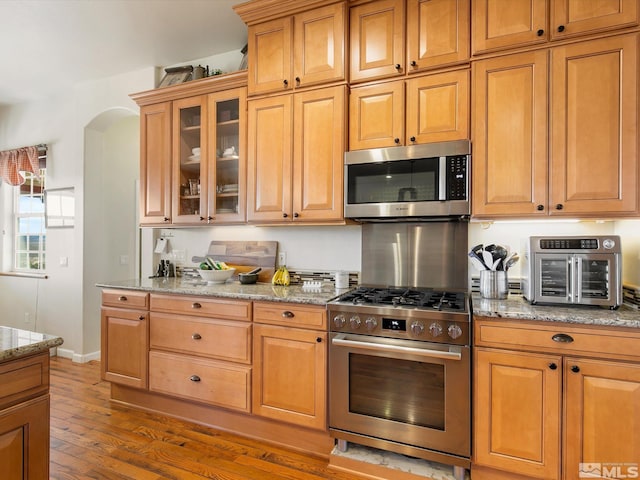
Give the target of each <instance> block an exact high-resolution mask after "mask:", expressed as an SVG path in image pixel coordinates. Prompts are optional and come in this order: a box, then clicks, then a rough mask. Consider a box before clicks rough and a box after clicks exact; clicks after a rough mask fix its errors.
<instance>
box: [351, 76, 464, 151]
mask: <svg viewBox="0 0 640 480" xmlns="http://www.w3.org/2000/svg"><path fill="white" fill-rule="evenodd" d="M469 83H470V80H469V70H466V69H465V70H457V71H451V72H446V73H437V74H432V75H425V76H420V77H412V78H410V79H409V80H396V81H392V82H384V83H382V82H381V83H377V84H371V85H366V86H361V87H354V88H352V89H351V96H350V99H349V102H350V104H349V115H350V120H349V150H360V149H365V148H380V147H393V146H397V145H413V144H420V143H430V142H444V141H451V140H464V139H468V138H469V97H470V91H469ZM405 92H406V100H405Z"/></svg>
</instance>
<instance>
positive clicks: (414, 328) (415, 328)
mask: <svg viewBox="0 0 640 480" xmlns="http://www.w3.org/2000/svg"><path fill="white" fill-rule="evenodd" d="M422 332H424V324H423V323H422V322H413V323H412V324H411V333H413V334H414V335H422Z"/></svg>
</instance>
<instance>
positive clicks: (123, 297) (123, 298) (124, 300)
mask: <svg viewBox="0 0 640 480" xmlns="http://www.w3.org/2000/svg"><path fill="white" fill-rule="evenodd" d="M118 300H120V301H121V302H126V301H127V297H125V296H124V295H120V296H119V297H118Z"/></svg>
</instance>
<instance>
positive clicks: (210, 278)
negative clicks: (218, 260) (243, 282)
mask: <svg viewBox="0 0 640 480" xmlns="http://www.w3.org/2000/svg"><path fill="white" fill-rule="evenodd" d="M198 273H199V274H200V276H201V277H202V279H203V280H206V282H207V283H209V284H214V283H224V282H226V281H227V280H229V279H230V278H231V277H232V276H233V274H234V273H236V269H235V268H229V269H227V270H201V269H198Z"/></svg>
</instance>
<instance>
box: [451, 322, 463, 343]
mask: <svg viewBox="0 0 640 480" xmlns="http://www.w3.org/2000/svg"><path fill="white" fill-rule="evenodd" d="M447 333H448V334H449V336H450V337H451V338H453V339H454V340H455V339H456V338H459V337H460V336H461V335H462V329H461V328H460V327H459V326H458V325H456V324H453V325H449V328H447Z"/></svg>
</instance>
